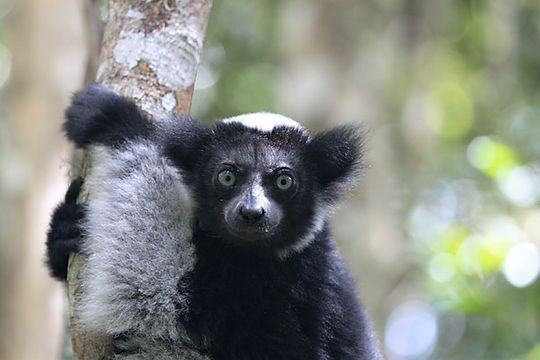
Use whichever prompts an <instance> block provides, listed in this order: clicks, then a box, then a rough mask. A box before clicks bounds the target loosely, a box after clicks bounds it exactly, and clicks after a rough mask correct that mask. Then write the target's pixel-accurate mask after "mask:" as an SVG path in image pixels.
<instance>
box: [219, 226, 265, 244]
mask: <svg viewBox="0 0 540 360" xmlns="http://www.w3.org/2000/svg"><path fill="white" fill-rule="evenodd" d="M228 228H229V231H230V232H231V234H232V235H234V236H236V237H239V238H241V239H243V240H261V239H265V238H268V237H270V236H271V234H272V229H271V228H270V227H269V226H267V225H266V224H257V225H243V226H231V225H229V224H228Z"/></svg>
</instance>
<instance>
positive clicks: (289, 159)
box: [165, 115, 361, 254]
mask: <svg viewBox="0 0 540 360" xmlns="http://www.w3.org/2000/svg"><path fill="white" fill-rule="evenodd" d="M254 116H256V115H254ZM166 133H167V134H168V136H167V138H166V139H165V144H166V145H165V149H166V154H167V155H168V157H169V158H170V159H171V160H172V161H173V163H174V164H176V166H178V167H179V168H180V169H182V170H184V171H183V174H184V176H185V178H186V180H187V181H188V183H189V184H190V185H191V187H192V188H193V191H194V194H195V196H194V197H195V198H194V200H195V204H196V219H197V223H198V226H200V228H201V229H202V230H203V231H205V232H208V233H209V234H211V235H213V236H214V237H216V238H220V239H223V240H225V241H227V242H229V243H231V244H236V245H240V246H246V247H252V248H253V249H266V250H267V249H269V248H270V249H273V250H275V251H276V252H277V253H281V254H284V253H288V252H289V250H290V249H291V248H292V249H300V248H302V247H303V246H304V245H305V244H306V243H309V241H310V239H311V238H312V237H313V235H314V233H315V232H318V231H320V230H321V229H322V226H323V224H324V222H325V220H326V216H327V212H328V206H330V205H333V204H334V203H335V202H336V201H337V199H338V197H339V195H340V192H341V191H340V190H341V189H342V188H343V185H345V184H347V183H349V182H350V181H351V180H352V179H353V178H354V177H355V175H357V174H358V170H359V167H360V156H361V149H360V144H361V139H360V135H359V133H358V131H356V130H355V129H354V128H352V127H339V128H336V129H333V130H329V131H326V132H323V133H320V134H317V135H316V136H314V137H313V138H310V136H309V134H308V133H307V131H306V130H304V129H302V128H300V127H294V126H283V125H279V124H278V126H275V127H274V128H272V129H271V130H264V131H263V130H260V129H256V128H254V127H252V126H245V125H244V124H242V123H240V122H226V121H223V122H218V123H216V124H215V125H214V126H212V127H206V126H204V125H201V124H200V123H198V122H196V121H194V120H188V121H185V122H177V123H175V125H173V127H172V128H171V129H169V130H168V131H166ZM265 252H266V253H267V251H265Z"/></svg>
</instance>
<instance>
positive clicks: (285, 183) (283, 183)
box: [276, 174, 293, 190]
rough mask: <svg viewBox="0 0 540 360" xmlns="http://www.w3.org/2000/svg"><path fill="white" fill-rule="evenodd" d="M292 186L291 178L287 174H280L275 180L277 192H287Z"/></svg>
mask: <svg viewBox="0 0 540 360" xmlns="http://www.w3.org/2000/svg"><path fill="white" fill-rule="evenodd" d="M292 184H293V178H292V177H291V176H290V175H287V174H281V175H279V176H278V177H277V178H276V186H277V188H278V189H279V190H289V189H290V188H291V186H292Z"/></svg>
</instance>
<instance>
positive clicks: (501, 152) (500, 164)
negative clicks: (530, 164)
mask: <svg viewBox="0 0 540 360" xmlns="http://www.w3.org/2000/svg"><path fill="white" fill-rule="evenodd" d="M467 158H468V159H469V162H470V163H471V165H472V166H474V167H475V168H477V169H478V170H480V171H482V172H483V173H484V174H486V175H488V176H491V177H495V178H499V177H502V176H504V175H506V174H508V172H509V171H510V170H511V169H512V168H514V167H515V166H517V165H518V158H517V155H516V153H515V152H514V150H513V149H512V148H511V147H509V146H507V145H505V144H503V143H501V142H499V141H497V140H495V139H493V138H491V137H489V136H480V137H477V138H475V139H474V140H473V141H472V142H471V143H470V144H469V146H468V148H467Z"/></svg>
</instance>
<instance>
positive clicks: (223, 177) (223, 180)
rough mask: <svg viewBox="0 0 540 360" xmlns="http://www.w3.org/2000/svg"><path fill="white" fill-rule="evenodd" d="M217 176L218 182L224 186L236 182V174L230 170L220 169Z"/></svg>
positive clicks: (229, 185)
mask: <svg viewBox="0 0 540 360" xmlns="http://www.w3.org/2000/svg"><path fill="white" fill-rule="evenodd" d="M217 178H218V181H219V183H220V184H221V185H223V186H225V187H231V186H233V185H234V184H236V175H235V174H234V173H233V172H232V171H231V170H221V171H220V172H219V174H218V176H217Z"/></svg>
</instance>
